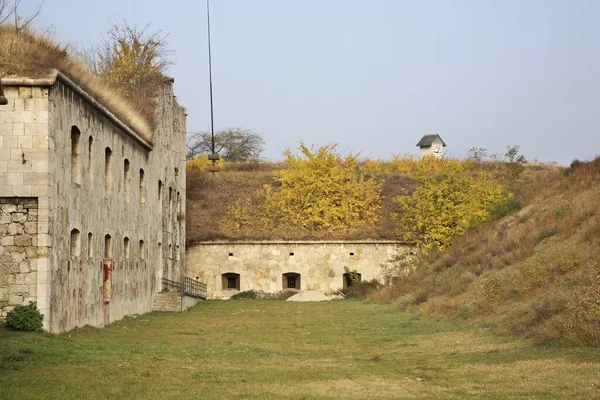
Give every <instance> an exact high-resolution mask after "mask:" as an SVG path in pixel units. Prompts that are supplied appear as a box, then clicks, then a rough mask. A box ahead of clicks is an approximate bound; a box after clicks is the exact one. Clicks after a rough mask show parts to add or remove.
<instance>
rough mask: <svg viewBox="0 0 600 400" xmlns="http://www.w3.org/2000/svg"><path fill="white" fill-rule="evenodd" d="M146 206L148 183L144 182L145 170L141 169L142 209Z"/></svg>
mask: <svg viewBox="0 0 600 400" xmlns="http://www.w3.org/2000/svg"><path fill="white" fill-rule="evenodd" d="M145 205H146V181H145V180H144V170H143V169H141V168H140V207H144V206H145Z"/></svg>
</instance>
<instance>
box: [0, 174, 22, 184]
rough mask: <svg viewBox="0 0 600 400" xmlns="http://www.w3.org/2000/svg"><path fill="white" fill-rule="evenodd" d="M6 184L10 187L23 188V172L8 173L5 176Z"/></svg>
mask: <svg viewBox="0 0 600 400" xmlns="http://www.w3.org/2000/svg"><path fill="white" fill-rule="evenodd" d="M4 184H5V185H10V186H22V185H23V173H22V172H7V173H6V174H4Z"/></svg>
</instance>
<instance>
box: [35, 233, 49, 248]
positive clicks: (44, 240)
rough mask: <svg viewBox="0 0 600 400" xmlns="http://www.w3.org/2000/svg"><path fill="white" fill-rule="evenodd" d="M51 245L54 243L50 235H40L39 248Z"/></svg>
mask: <svg viewBox="0 0 600 400" xmlns="http://www.w3.org/2000/svg"><path fill="white" fill-rule="evenodd" d="M51 245H52V241H51V238H50V235H48V234H45V233H43V234H39V235H38V246H43V247H50V246H51Z"/></svg>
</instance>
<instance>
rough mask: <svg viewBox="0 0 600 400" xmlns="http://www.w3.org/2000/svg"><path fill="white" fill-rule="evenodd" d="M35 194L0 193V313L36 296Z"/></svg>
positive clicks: (3, 314) (4, 313)
mask: <svg viewBox="0 0 600 400" xmlns="http://www.w3.org/2000/svg"><path fill="white" fill-rule="evenodd" d="M37 213H38V205H37V199H36V198H29V199H27V198H18V197H0V317H1V318H2V319H4V318H5V317H6V314H7V313H8V312H9V311H11V310H12V309H13V308H14V307H15V306H18V305H22V304H28V303H29V302H30V301H36V300H37V265H36V260H37V258H38V247H37V219H38V215H37Z"/></svg>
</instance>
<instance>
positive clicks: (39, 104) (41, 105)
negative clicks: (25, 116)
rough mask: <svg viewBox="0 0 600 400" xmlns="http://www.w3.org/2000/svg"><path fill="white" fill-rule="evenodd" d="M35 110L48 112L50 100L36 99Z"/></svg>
mask: <svg viewBox="0 0 600 400" xmlns="http://www.w3.org/2000/svg"><path fill="white" fill-rule="evenodd" d="M35 110H36V111H48V100H47V99H35Z"/></svg>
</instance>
